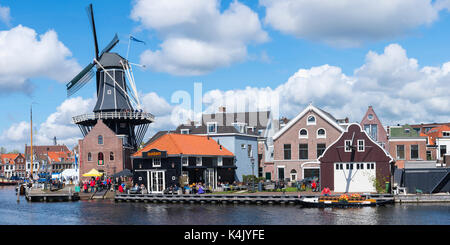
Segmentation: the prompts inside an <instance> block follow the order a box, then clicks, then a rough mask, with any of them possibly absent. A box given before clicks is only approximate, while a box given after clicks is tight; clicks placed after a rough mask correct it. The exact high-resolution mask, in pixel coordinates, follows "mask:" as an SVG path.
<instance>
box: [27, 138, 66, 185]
mask: <svg viewBox="0 0 450 245" xmlns="http://www.w3.org/2000/svg"><path fill="white" fill-rule="evenodd" d="M49 152H65V153H70V150H69V148H67V146H66V145H58V144H56V139H55V143H54V144H53V145H33V174H36V173H51V167H50V165H49V157H48V154H49ZM30 153H31V146H29V145H26V144H25V158H26V172H27V177H28V176H30V173H31V160H30Z"/></svg>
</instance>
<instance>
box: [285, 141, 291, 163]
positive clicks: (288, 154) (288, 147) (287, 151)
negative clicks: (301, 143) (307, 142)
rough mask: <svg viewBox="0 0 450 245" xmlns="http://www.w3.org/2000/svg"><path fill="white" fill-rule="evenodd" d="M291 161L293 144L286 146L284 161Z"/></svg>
mask: <svg viewBox="0 0 450 245" xmlns="http://www.w3.org/2000/svg"><path fill="white" fill-rule="evenodd" d="M290 159H291V144H284V160H290Z"/></svg>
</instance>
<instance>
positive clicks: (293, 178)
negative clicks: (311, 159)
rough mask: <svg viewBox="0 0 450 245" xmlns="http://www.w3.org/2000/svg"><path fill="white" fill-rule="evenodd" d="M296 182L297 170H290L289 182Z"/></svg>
mask: <svg viewBox="0 0 450 245" xmlns="http://www.w3.org/2000/svg"><path fill="white" fill-rule="evenodd" d="M296 180H297V170H295V169H292V170H291V182H293V181H296Z"/></svg>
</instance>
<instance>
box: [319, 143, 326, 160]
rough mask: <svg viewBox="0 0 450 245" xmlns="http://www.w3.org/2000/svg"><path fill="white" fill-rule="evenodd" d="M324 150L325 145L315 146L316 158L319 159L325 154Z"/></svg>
mask: <svg viewBox="0 0 450 245" xmlns="http://www.w3.org/2000/svg"><path fill="white" fill-rule="evenodd" d="M326 148H327V147H326V145H325V144H317V158H319V157H320V156H321V155H322V154H323V153H324V152H325V149H326Z"/></svg>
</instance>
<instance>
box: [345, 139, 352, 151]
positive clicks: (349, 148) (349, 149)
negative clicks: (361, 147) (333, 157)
mask: <svg viewBox="0 0 450 245" xmlns="http://www.w3.org/2000/svg"><path fill="white" fill-rule="evenodd" d="M347 142H350V144H349V146H351V145H352V141H351V140H344V151H345V152H352V148H351V147H348V149H347Z"/></svg>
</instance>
